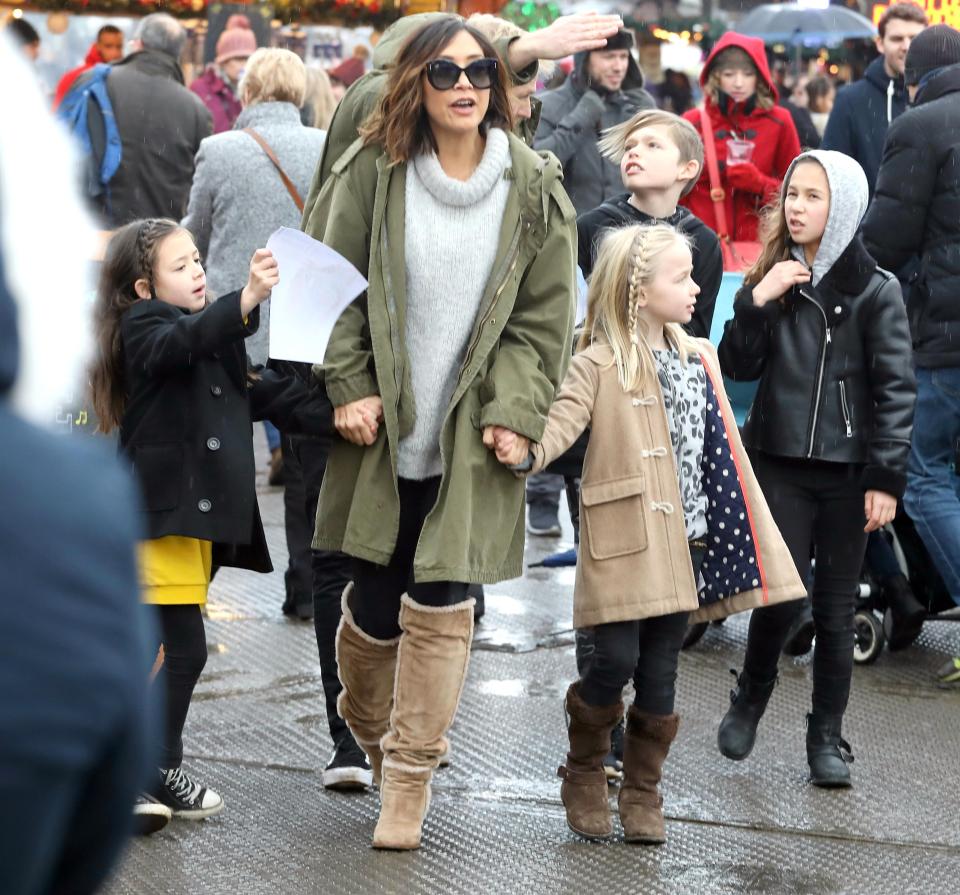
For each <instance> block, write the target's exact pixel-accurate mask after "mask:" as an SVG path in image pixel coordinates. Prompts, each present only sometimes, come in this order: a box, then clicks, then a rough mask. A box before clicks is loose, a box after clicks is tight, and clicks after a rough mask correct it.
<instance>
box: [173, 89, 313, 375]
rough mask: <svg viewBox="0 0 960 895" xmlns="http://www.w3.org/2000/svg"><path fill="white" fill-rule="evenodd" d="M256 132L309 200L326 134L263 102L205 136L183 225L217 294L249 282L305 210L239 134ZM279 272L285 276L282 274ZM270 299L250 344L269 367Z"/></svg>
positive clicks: (294, 111)
mask: <svg viewBox="0 0 960 895" xmlns="http://www.w3.org/2000/svg"><path fill="white" fill-rule="evenodd" d="M245 127H252V128H253V129H254V130H255V131H257V133H259V134H260V136H262V137H263V138H264V140H266V141H267V143H268V144H269V146H270V148H271V149H273V151H274V154H275V155H276V156H277V158H278V159H279V160H280V164H281V165H282V166H283V170H284V171H286V173H287V176H288V177H289V178H290V179H291V180H292V181H293V183H294V185H295V186H296V188H297V191H298V192H299V193H300V195H301V197H303V198H306V195H307V190H308V189H309V188H310V180H311V178H312V177H313V172H314V169H315V168H316V167H317V163H318V162H319V160H320V153H321V151H322V150H323V141H324V138H325V136H326V134H325V133H324V131H321V130H317V129H315V128H312V127H304V126H303V124H301V122H300V110H299V109H298V108H297V107H296V106H295V105H293V104H292V103H260V104H258V105H254V106H249V107H248V108H246V109H244V110H243V112H241V113H240V117H239V118H238V119H237V123H236V124H235V125H234V129H233V130H232V131H227V132H226V133H222V134H215V135H214V136H212V137H207V139H206V140H204V141H203V142H202V143H201V144H200V151H199V152H198V153H197V173H196V176H195V177H194V180H193V189H192V190H191V191H190V206H189V208H188V209H187V216H186V217H185V218H184V219H183V226H184V227H186V228H187V229H188V230H190V232H191V233H193V235H194V238H195V239H196V241H197V248H198V249H200V253H201V255H203V257H204V258H205V261H206V264H205V266H206V271H207V284H208V286H209V288H210V290H211V291H212V292H213V293H214V295H223V294H225V293H227V292H231V291H232V290H234V289H240V288H241V287H242V286H243V285H244V283H246V282H247V275H248V271H249V267H250V259H251V257H253V253H254V251H256V250H257V249H259V248H263V246H264V245H265V244H266V242H267V239H268V238H269V237H270V234H271V233H273V231H274V230H276V229H277V228H278V227H293V228H296V229H299V227H300V212H299V211H297V206H296V205H295V204H294V202H293V199H292V198H291V197H290V194H289V193H288V192H287V188H286V187H285V186H284V185H283V181H281V180H280V175H279V174H278V173H277V169H276V168H274V166H273V163H272V162H271V161H270V159H268V158H267V156H266V154H265V153H264V151H263V150H262V149H261V148H260V147H259V146H258V145H257V143H256V142H255V141H254V140H253V138H252V137H250V135H249V134H243V133H240V132H239V131H240V130H242V129H243V128H245ZM281 275H282V274H281ZM269 313H270V311H269V302H266V303H264V304H263V305H261V317H260V330H259V332H257V333H256V334H255V335H253V336H251V337H250V338H249V339H247V353H248V354H249V355H250V359H251V361H253V363H255V364H263V363H266V360H267V347H268V344H269V343H268V332H269V320H270V318H269Z"/></svg>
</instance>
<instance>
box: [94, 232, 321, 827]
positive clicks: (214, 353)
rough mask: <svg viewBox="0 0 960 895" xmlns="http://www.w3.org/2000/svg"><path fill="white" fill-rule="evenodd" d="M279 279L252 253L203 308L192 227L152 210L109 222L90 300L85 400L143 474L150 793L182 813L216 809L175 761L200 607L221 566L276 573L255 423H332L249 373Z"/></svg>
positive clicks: (194, 667) (202, 658)
mask: <svg viewBox="0 0 960 895" xmlns="http://www.w3.org/2000/svg"><path fill="white" fill-rule="evenodd" d="M278 280H279V271H278V267H277V262H276V260H275V259H274V258H273V256H272V255H271V253H270V252H268V251H266V250H264V249H260V250H258V251H257V252H256V253H255V254H254V257H253V260H252V261H251V263H250V277H249V280H248V282H247V284H246V286H245V287H244V288H243V289H242V291H238V292H232V293H230V294H228V295H225V296H223V297H222V298H220V299H219V300H218V301H216V302H214V303H212V304H208V303H207V297H206V280H205V277H204V272H203V267H202V266H201V264H200V255H199V253H198V251H197V248H196V246H195V245H194V242H193V238H192V237H191V235H190V233H189V232H188V231H186V230H184V229H183V228H181V227H180V226H179V224H177V223H175V222H174V221H168V220H162V219H154V220H144V221H135V222H133V223H131V224H128V225H127V226H125V227H123V228H122V229H120V230H118V231H117V233H116V235H115V236H114V237H113V239H112V240H111V241H110V245H109V247H108V249H107V257H106V260H105V262H104V266H103V272H102V276H101V281H100V289H99V294H98V297H97V311H96V326H97V338H98V343H99V352H98V358H97V360H96V364H95V367H94V370H93V375H92V387H93V402H94V408H95V410H96V412H97V415H98V417H99V420H100V427H101V429H102V430H103V431H106V432H109V431H110V430H112V429H114V428H117V427H119V430H120V446H121V449H122V450H123V451H124V453H125V454H126V455H127V456H128V457H129V458H130V460H131V462H132V463H133V467H134V470H135V472H136V475H137V479H138V480H139V483H140V487H141V493H142V498H143V510H144V518H145V524H144V527H145V529H146V531H145V535H146V540H145V541H143V543H142V544H141V549H140V566H141V570H140V571H141V578H142V583H143V585H144V592H145V599H146V601H147V602H148V603H153V604H155V605H157V607H158V611H159V618H160V628H161V632H162V644H163V651H164V661H163V666H162V671H161V674H162V675H163V677H164V679H165V681H164V682H165V684H166V699H167V705H166V733H165V740H164V746H163V750H162V753H161V768H160V771H159V775H158V778H157V780H156V781H155V784H154V787H153V795H154V796H155V797H156V798H157V799H158V800H159V801H160V802H162V803H164V804H165V805H167V806H168V807H169V808H170V809H171V810H172V811H173V813H174V815H178V816H181V817H186V818H191V819H199V818H203V817H208V816H210V815H212V814H216V813H218V812H219V811H220V810H221V809H222V808H223V800H222V799H221V798H220V796H219V795H218V794H217V793H216V792H214V791H213V790H211V789H208V788H206V787H204V786H202V785H201V784H199V783H196V782H194V781H193V780H191V779H190V778H189V777H188V776H187V775H186V774H185V773H183V771H182V769H181V767H180V765H181V761H182V758H183V743H182V739H181V735H182V732H183V725H184V722H185V720H186V716H187V711H188V709H189V707H190V699H191V697H192V695H193V688H194V686H195V684H196V682H197V679H198V678H199V676H200V672H201V671H202V669H203V666H204V664H205V662H206V656H207V653H206V637H205V634H204V629H203V617H202V615H201V612H200V606H201V605H202V604H204V603H205V602H206V598H207V588H208V585H209V583H210V579H211V577H212V574H213V572H214V571H215V570H216V568H218V567H219V566H239V567H241V568H247V569H253V570H255V571H260V572H269V571H271V569H272V566H271V564H270V555H269V553H268V552H267V546H266V540H265V538H264V534H263V526H262V525H261V522H260V514H259V510H258V508H257V499H256V493H255V490H254V477H255V471H254V458H253V443H252V432H251V420H252V419H253V418H259V419H262V418H264V417H265V416H270V418H271V419H274V420H276V421H278V422H282V423H283V428H284V429H285V431H298V430H299V431H305V432H308V433H310V434H316V435H329V434H330V433H331V432H332V412H331V409H330V405H329V402H328V401H327V400H326V397H325V396H324V395H323V394H321V393H320V392H319V391H317V392H314V393H311V392H309V391H308V389H307V387H306V386H305V385H304V384H302V383H301V382H300V380H297V379H292V378H289V379H287V378H282V377H280V376H279V375H278V374H276V373H274V372H273V371H268V372H265V373H263V374H262V375H260V376H256V377H253V376H252V375H251V374H248V370H247V359H246V353H245V351H244V345H243V340H244V339H245V338H246V337H247V336H248V335H250V334H252V333H253V332H255V331H256V329H257V325H258V323H259V315H260V311H259V306H260V304H261V303H262V302H264V301H265V300H266V299H268V298H269V297H270V290H271V289H272V288H273V286H275V285H276V283H277V282H278Z"/></svg>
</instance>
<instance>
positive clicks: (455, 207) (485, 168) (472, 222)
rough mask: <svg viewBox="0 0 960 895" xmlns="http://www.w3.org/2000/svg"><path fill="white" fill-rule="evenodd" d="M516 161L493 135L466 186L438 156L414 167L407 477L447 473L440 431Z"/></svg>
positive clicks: (408, 227) (401, 466) (410, 183)
mask: <svg viewBox="0 0 960 895" xmlns="http://www.w3.org/2000/svg"><path fill="white" fill-rule="evenodd" d="M509 163H510V146H509V142H508V140H507V135H506V134H505V133H504V132H503V131H502V130H496V129H492V130H491V131H490V132H489V134H488V135H487V145H486V148H485V150H484V154H483V159H482V160H481V162H480V164H479V165H478V166H477V169H476V170H475V171H474V172H473V174H472V175H471V177H470V179H469V180H467V181H460V180H454V179H453V178H451V177H448V176H447V175H446V174H444V172H443V169H442V168H441V167H440V162H439V160H438V159H437V156H436V154H435V153H430V154H429V155H421V156H418V157H417V158H415V159H414V160H413V162H412V163H411V164H409V165H407V183H406V209H405V218H404V230H405V236H404V252H405V256H406V268H407V270H406V287H407V307H406V328H405V333H404V335H405V339H406V348H407V357H408V361H409V364H410V380H411V386H412V388H413V397H414V401H415V403H416V422H415V424H414V427H413V431H411V432H410V434H409V435H407V436H406V437H405V438H403V439H402V440H401V441H400V445H399V456H398V472H399V475H400V477H401V478H404V479H417V480H422V479H427V478H431V477H432V476H438V475H440V474H441V473H442V472H443V464H442V461H441V457H440V430H441V429H442V427H443V421H444V418H445V417H446V414H447V410H448V408H449V405H450V399H451V398H452V397H453V392H454V390H455V389H456V386H457V378H458V376H459V372H460V366H461V364H462V363H463V359H464V356H465V354H466V350H467V345H468V343H469V341H470V335H471V333H472V332H473V327H474V324H475V322H476V319H477V313H478V311H479V309H480V301H481V299H482V298H483V290H484V287H485V286H486V284H487V280H488V279H489V277H490V272H491V269H492V268H493V262H494V260H495V258H496V254H497V241H498V239H499V236H500V226H501V224H502V222H503V213H504V211H505V209H506V205H507V194H508V192H509V187H510V184H509V181H508V180H507V179H506V177H505V176H504V172H505V171H506V169H507V167H508V166H509ZM477 437H478V438H479V435H478V436H477Z"/></svg>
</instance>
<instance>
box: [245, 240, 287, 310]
mask: <svg viewBox="0 0 960 895" xmlns="http://www.w3.org/2000/svg"><path fill="white" fill-rule="evenodd" d="M279 282H280V266H279V265H278V264H277V259H276V258H274V257H273V252H271V251H270V250H269V249H257V250H256V251H255V252H254V253H253V258H252V259H251V260H250V278H249V279H248V280H247V285H246V286H245V287H244V289H243V298H246V299H249V300H250V302H251V304H252V306H253V307H256V306H257V305H259V304H261V303H262V302H264V301H266V300H267V299H268V298H269V297H270V290H271V289H273V287H274V286H276V285H277V283H279Z"/></svg>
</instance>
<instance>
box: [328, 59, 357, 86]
mask: <svg viewBox="0 0 960 895" xmlns="http://www.w3.org/2000/svg"><path fill="white" fill-rule="evenodd" d="M363 71H364V69H363V60H362V59H358V58H357V57H356V56H351V57H350V58H349V59H344V60H343V62H341V63H340V64H339V65H338V66H337V67H336V68H331V69H330V71H328V72H327V74H328V75H329V76H330V77H331V78H336V79H337V80H338V81H339V82H340V83H341V84H343V86H344V87H349V86H350V85H351V84H352V83H353V82H354V81H356V80H358V79H359V78H361V77H363Z"/></svg>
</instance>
